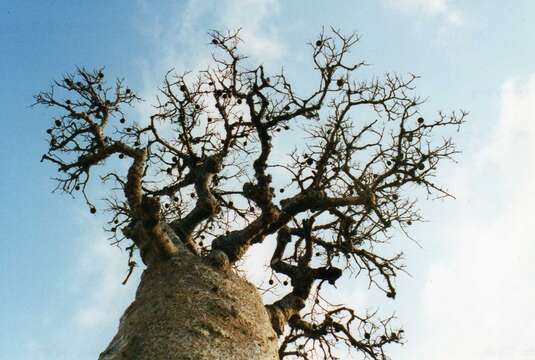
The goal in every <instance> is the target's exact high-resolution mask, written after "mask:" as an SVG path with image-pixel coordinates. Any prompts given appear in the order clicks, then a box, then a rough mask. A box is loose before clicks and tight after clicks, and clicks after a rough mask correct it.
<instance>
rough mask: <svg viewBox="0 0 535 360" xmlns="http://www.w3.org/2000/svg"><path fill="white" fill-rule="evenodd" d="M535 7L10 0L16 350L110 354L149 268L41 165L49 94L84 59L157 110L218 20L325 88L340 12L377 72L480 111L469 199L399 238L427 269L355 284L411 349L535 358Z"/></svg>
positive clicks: (467, 177) (8, 311)
mask: <svg viewBox="0 0 535 360" xmlns="http://www.w3.org/2000/svg"><path fill="white" fill-rule="evenodd" d="M530 14H535V2H533V1H529V0H515V1H514V2H513V1H511V2H503V1H497V0H487V1H481V0H474V1H470V2H468V1H464V2H461V1H449V0H378V1H373V2H372V1H358V0H338V1H336V0H333V1H328V2H327V1H314V0H308V1H305V0H294V1H282V0H219V1H211V0H204V1H194V0H184V1H158V2H153V1H148V0H144V1H142V0H137V1H122V0H117V1H113V2H111V1H101V0H95V1H91V2H71V1H53V0H42V1H18V2H7V1H5V2H1V3H0V44H1V45H0V83H1V86H0V99H2V114H1V115H0V116H1V124H2V135H1V136H0V165H1V167H0V168H1V169H2V176H0V199H1V201H2V206H0V244H1V249H2V251H1V252H0V360H8V359H9V360H13V359H21V360H22V359H24V360H25V359H32V360H63V359H65V360H67V359H80V360H86V359H87V360H88V359H95V358H97V357H98V354H99V353H100V352H101V351H102V350H103V349H104V348H105V347H106V345H107V343H108V342H109V340H110V339H111V337H112V336H113V334H114V333H115V331H116V329H117V325H118V319H119V317H120V315H121V314H122V312H123V311H124V309H125V308H126V306H127V305H128V304H129V303H130V302H131V301H132V299H133V297H134V292H135V287H136V284H137V281H138V279H139V275H140V274H139V273H140V272H139V271H138V272H136V274H135V275H134V278H133V279H132V280H131V281H130V282H129V284H128V285H127V286H122V285H121V281H122V279H123V278H124V275H125V272H126V262H127V257H126V255H125V253H124V251H121V250H120V249H118V248H116V247H111V246H109V243H108V240H107V239H106V234H105V233H104V232H103V231H102V225H103V224H104V221H105V217H104V216H102V215H101V214H98V215H97V216H93V215H91V214H89V212H88V211H87V208H86V206H85V205H84V204H83V203H82V201H81V200H80V199H71V198H69V197H67V196H65V195H60V194H52V193H51V190H52V189H53V182H52V181H51V180H50V178H51V177H52V176H53V175H54V171H55V169H54V168H53V167H52V166H50V165H49V164H41V163H39V159H40V156H41V154H42V153H43V152H44V151H46V146H47V144H46V137H45V135H46V134H45V129H46V128H47V127H48V126H49V124H50V121H51V120H50V115H51V113H50V112H49V111H47V109H43V108H35V107H31V106H30V105H31V104H32V102H33V95H34V94H35V93H37V92H38V91H40V90H44V89H47V88H48V86H49V85H50V84H51V81H52V80H53V79H58V78H61V77H62V76H63V74H65V73H66V72H69V71H72V70H73V69H74V68H75V66H87V67H88V68H92V67H99V66H105V67H106V72H107V76H109V77H121V78H122V77H124V78H125V79H126V82H127V84H128V85H129V86H130V87H131V88H133V89H136V90H137V91H138V92H139V93H140V94H141V95H142V97H144V98H145V99H146V100H147V101H146V102H145V103H143V104H142V105H141V106H140V107H139V108H137V109H136V114H137V116H139V117H140V119H141V118H143V117H146V116H148V115H149V114H150V111H151V107H150V105H151V100H153V99H154V96H155V94H156V88H157V86H158V85H159V84H160V81H161V79H162V77H163V75H164V74H165V72H166V71H167V70H169V69H171V68H174V69H176V70H177V71H178V72H182V71H185V70H195V69H199V68H202V66H203V65H204V64H206V62H207V59H208V57H209V47H208V46H207V44H208V41H209V40H208V36H207V31H209V30H211V29H222V30H224V29H227V28H230V29H235V28H242V37H243V39H244V42H245V44H244V50H243V51H244V52H245V53H247V54H248V55H250V57H251V60H252V61H257V62H261V63H264V64H265V65H266V67H267V68H268V69H273V71H277V70H278V69H280V68H281V67H282V66H283V65H284V68H285V71H286V72H287V73H288V74H289V75H290V76H291V78H292V79H293V80H294V82H295V83H297V84H299V87H300V88H302V89H303V90H307V89H310V88H311V86H313V82H312V81H311V79H310V77H309V76H307V75H308V74H310V72H307V70H306V66H305V65H306V64H308V62H307V60H308V58H307V55H308V52H307V46H306V45H305V43H306V42H310V41H314V40H315V38H316V37H317V35H318V33H319V32H320V31H321V28H322V26H325V27H328V26H333V27H335V28H338V29H341V30H342V31H343V32H347V33H349V32H353V31H356V32H358V33H359V34H360V35H361V37H362V39H361V41H360V43H359V45H358V47H357V48H356V49H355V51H354V52H353V53H352V55H353V56H354V57H355V59H356V60H365V61H366V62H368V63H370V64H372V66H371V67H370V69H369V70H368V71H369V73H370V74H376V75H381V74H383V73H385V72H396V73H399V74H407V73H409V72H410V73H415V74H418V75H419V76H420V77H421V78H420V79H419V80H418V82H417V92H418V94H421V95H422V96H425V97H427V98H428V101H427V103H426V104H425V105H424V106H423V108H422V111H424V112H425V114H428V115H429V116H432V115H433V114H436V112H437V111H439V110H445V111H449V110H455V109H464V110H467V111H468V112H469V113H470V115H469V117H468V123H467V124H466V125H465V126H464V127H463V128H462V130H461V132H459V133H458V134H456V141H457V144H458V146H459V148H460V149H462V151H463V153H462V154H460V155H459V156H457V161H458V162H457V163H456V164H450V165H447V166H445V167H444V168H443V170H442V172H441V183H442V184H444V185H446V186H447V188H448V189H449V190H450V191H451V192H452V193H453V194H454V195H455V196H456V200H447V201H422V203H421V208H422V213H423V214H424V215H425V218H426V220H427V221H426V222H425V223H422V224H418V225H417V226H414V227H413V233H412V235H413V237H414V238H416V239H417V240H418V242H419V243H420V244H421V245H422V246H421V247H419V246H417V245H416V244H414V243H413V242H410V241H407V240H406V239H405V240H403V239H401V236H400V238H399V239H396V241H397V242H396V244H397V245H396V246H398V245H399V246H400V248H402V249H403V251H404V252H405V255H406V256H405V258H406V264H407V268H408V271H409V273H410V275H401V276H400V277H399V278H398V279H397V288H398V296H397V297H396V300H395V301H392V300H388V299H385V298H384V296H379V294H378V292H377V290H374V289H371V290H367V289H366V287H365V286H363V284H361V283H359V282H358V281H352V282H350V281H347V282H344V284H343V285H344V286H340V289H338V294H339V295H338V296H340V299H345V300H347V301H348V302H349V303H350V304H353V305H354V306H357V307H360V306H364V305H365V304H367V305H368V306H370V307H371V308H377V307H379V308H381V309H383V310H384V311H385V312H388V311H395V312H396V315H397V317H398V318H399V322H400V323H401V325H403V326H404V328H405V331H406V333H405V334H406V338H407V342H406V343H405V344H404V345H403V346H394V347H390V348H389V350H390V354H391V356H392V358H393V359H400V360H408V359H413V360H423V359H437V360H441V359H457V360H494V359H496V360H502V359H511V360H521V359H522V360H523V359H533V358H535V345H534V343H533V339H532V335H533V334H534V333H535V308H534V307H533V306H532V304H533V303H534V302H535V286H534V283H533V278H535V265H533V259H534V258H535V257H534V255H535V242H534V241H533V240H534V239H533V233H532V225H533V224H535V221H534V215H533V211H532V202H533V199H535V188H534V186H533V183H534V180H535V122H534V117H535V107H534V106H535V105H534V104H535V61H533V59H534V58H535V28H534V26H533V25H532V21H530V20H532V19H531V17H530V16H529V15H530ZM95 189H96V190H95V191H97V194H98V188H95ZM257 252H258V251H257ZM255 256H257V255H255V253H253V254H252V255H251V259H250V260H249V261H254V260H255V259H256V258H255ZM251 276H252V277H253V278H254V277H261V276H262V274H259V273H256V274H255V273H253V274H252V275H251ZM387 300H388V301H387Z"/></svg>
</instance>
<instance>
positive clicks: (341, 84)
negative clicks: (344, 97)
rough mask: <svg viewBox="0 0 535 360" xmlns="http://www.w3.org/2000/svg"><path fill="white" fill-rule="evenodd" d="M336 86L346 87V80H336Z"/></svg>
mask: <svg viewBox="0 0 535 360" xmlns="http://www.w3.org/2000/svg"><path fill="white" fill-rule="evenodd" d="M336 85H338V87H342V86H343V85H344V79H338V80H336Z"/></svg>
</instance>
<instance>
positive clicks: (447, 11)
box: [385, 0, 465, 27]
mask: <svg viewBox="0 0 535 360" xmlns="http://www.w3.org/2000/svg"><path fill="white" fill-rule="evenodd" d="M385 2H386V4H387V5H388V6H390V7H393V8H396V9H399V10H403V11H417V12H420V13H422V14H424V15H427V16H432V17H438V18H440V19H441V20H442V21H443V22H444V23H445V25H447V26H448V27H459V26H461V25H463V24H464V22H465V17H464V15H463V13H462V12H461V11H460V10H459V9H458V8H457V7H455V6H453V5H451V2H450V1H448V0H385Z"/></svg>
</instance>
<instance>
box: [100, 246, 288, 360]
mask: <svg viewBox="0 0 535 360" xmlns="http://www.w3.org/2000/svg"><path fill="white" fill-rule="evenodd" d="M277 348H278V346H277V338H276V335H275V333H274V331H273V328H272V327H271V323H270V321H269V317H268V314H267V312H266V310H265V307H264V305H263V304H262V300H261V298H260V295H259V294H258V292H257V291H256V289H255V287H254V286H253V285H251V284H250V283H248V282H247V281H245V280H244V279H242V278H241V277H240V276H238V275H237V274H235V273H233V272H232V271H222V270H219V269H216V268H214V267H213V266H211V265H209V264H207V263H206V261H204V260H202V259H201V258H200V257H198V256H194V255H191V254H189V253H187V252H185V251H181V252H180V255H179V256H177V257H174V258H171V259H169V260H165V261H161V262H157V263H156V264H154V265H152V266H149V268H148V269H146V270H145V272H144V273H143V276H142V278H141V283H140V285H139V288H138V290H137V293H136V299H135V300H134V302H133V303H132V304H131V305H130V306H129V307H128V309H127V310H126V311H125V313H124V315H123V316H122V318H121V321H120V325H119V331H118V332H117V335H116V336H115V337H114V338H113V340H112V341H111V343H110V344H109V345H108V348H107V349H106V350H105V351H104V352H103V353H102V354H100V357H99V360H119V359H122V360H126V359H128V360H132V359H136V360H149V359H150V360H160V359H166V360H173V359H180V360H187V359H191V360H203V359H206V360H208V359H210V360H215V359H221V360H223V359H224V360H251V359H255V360H276V359H278V355H277Z"/></svg>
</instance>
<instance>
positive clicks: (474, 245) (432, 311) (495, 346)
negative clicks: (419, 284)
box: [413, 74, 535, 360]
mask: <svg viewBox="0 0 535 360" xmlns="http://www.w3.org/2000/svg"><path fill="white" fill-rule="evenodd" d="M533 103H535V74H534V75H532V76H531V77H529V78H528V79H524V80H519V79H517V80H511V81H508V82H506V83H505V84H504V86H503V88H502V91H501V111H500V119H499V123H498V124H497V126H496V128H495V130H494V132H493V133H492V134H491V135H490V136H489V137H488V138H486V139H485V141H484V144H485V149H484V150H483V151H482V152H481V153H480V154H478V156H476V157H475V159H474V160H473V161H472V162H470V163H468V164H466V165H465V166H464V167H463V168H462V169H461V170H462V171H463V176H462V177H461V184H459V185H461V186H458V187H459V188H460V189H461V193H458V194H457V195H458V196H459V200H458V201H460V202H462V204H463V206H462V207H461V209H459V211H460V214H459V217H458V218H456V219H455V223H452V224H451V226H450V227H449V228H450V229H451V231H450V232H449V233H448V235H447V236H448V243H449V244H450V247H451V249H452V255H451V256H449V257H447V256H446V257H445V258H443V260H442V261H441V262H439V263H437V264H435V265H433V266H432V267H431V270H430V272H429V274H428V282H427V284H428V285H427V286H426V288H425V290H424V294H423V304H424V311H425V315H426V316H425V319H426V322H427V324H426V325H427V335H426V336H425V337H424V338H423V339H413V341H418V345H417V346H416V347H417V348H418V354H417V355H418V356H417V358H421V359H437V360H441V359H459V360H465V359H466V360H493V359H495V360H501V359H512V360H520V359H533V358H534V357H535V345H533V341H532V335H533V334H534V333H535V308H534V307H533V304H532V302H533V299H535V288H534V287H533V278H535V267H533V254H535V242H534V241H533V229H532V227H533V199H534V198H535V187H534V186H533V179H534V178H535V121H534V119H535V109H534V108H533ZM459 207H460V206H459ZM415 355H416V354H415Z"/></svg>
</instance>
